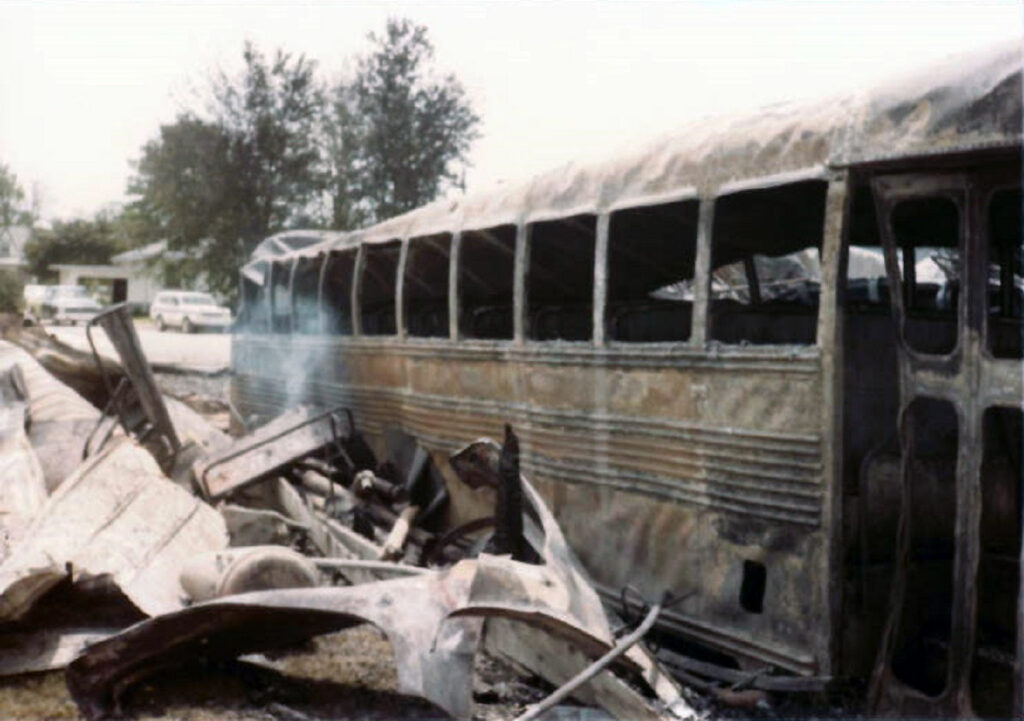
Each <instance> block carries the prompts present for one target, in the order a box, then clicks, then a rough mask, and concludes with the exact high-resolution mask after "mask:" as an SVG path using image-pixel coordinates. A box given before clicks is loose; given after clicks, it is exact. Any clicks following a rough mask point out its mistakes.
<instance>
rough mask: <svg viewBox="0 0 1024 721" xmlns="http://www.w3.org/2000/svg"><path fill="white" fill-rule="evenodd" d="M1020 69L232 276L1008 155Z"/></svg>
mask: <svg viewBox="0 0 1024 721" xmlns="http://www.w3.org/2000/svg"><path fill="white" fill-rule="evenodd" d="M1021 64H1022V52H1021V42H1020V41H1019V40H1017V41H1014V42H1009V43H1005V44H1003V45H999V46H996V47H995V48H991V49H989V50H986V51H984V52H980V53H975V54H972V55H966V56H963V55H960V56H953V57H950V58H947V59H945V60H943V61H941V62H939V63H937V64H934V65H932V66H930V67H928V68H926V69H925V70H923V71H920V72H916V73H913V74H910V75H907V76H903V77H898V78H895V79H893V80H891V81H889V82H886V83H884V84H882V85H879V86H877V87H874V88H871V89H869V90H867V91H866V92H862V93H857V94H853V95H843V96H836V97H831V98H827V99H824V100H817V101H814V102H803V103H784V104H778V105H773V106H769V107H766V108H762V109H760V110H758V111H756V112H753V113H745V114H736V115H732V116H726V117H718V118H707V119H703V120H698V121H694V122H691V123H688V124H686V125H684V126H682V127H681V128H679V129H678V130H676V131H674V132H672V133H670V134H668V135H665V136H663V137H661V138H658V139H656V140H654V141H652V142H648V143H646V144H645V145H644V146H642V147H640V148H639V149H637V150H634V151H632V152H628V153H625V154H622V155H620V156H618V157H615V158H611V159H609V160H606V161H604V162H599V163H597V164H589V165H584V164H576V163H569V164H566V165H563V166H562V167H559V168H555V169H553V170H551V171H548V172H545V173H541V174H539V175H537V176H535V177H533V178H531V179H530V180H528V181H526V182H523V183H519V184H509V185H503V186H499V187H498V188H496V189H491V190H489V191H483V192H479V193H472V194H469V195H467V196H465V197H464V198H460V199H457V200H439V201H436V202H433V203H430V204H428V205H425V206H423V207H421V208H417V209H415V210H412V211H410V212H408V213H405V214H403V215H400V216H397V217H395V218H391V219H389V220H386V221H384V222H382V223H379V224H377V225H374V226H371V227H369V228H366V229H363V230H358V231H352V232H333V231H288V232H285V233H278V234H277V235H274V236H271V237H270V238H267V239H266V240H265V241H263V243H261V244H260V245H259V246H258V247H257V249H256V250H255V252H254V253H253V258H252V261H251V262H250V263H249V265H247V266H246V268H245V269H243V272H245V274H246V276H247V277H249V278H251V279H252V280H254V281H256V282H257V283H261V282H262V280H261V278H262V275H263V269H262V266H263V265H264V262H265V261H266V260H271V259H274V258H277V257H281V256H288V255H303V256H314V255H317V254H319V253H322V252H325V251H327V250H332V249H337V248H344V247H348V246H352V245H356V244H358V243H361V242H371V243H373V242H385V241H388V240H395V239H399V238H406V237H417V236H424V235H431V234H435V233H443V232H454V231H458V230H481V229H485V228H493V227H496V226H499V225H506V224H518V223H520V222H523V221H526V222H530V221H534V220H544V219H551V218H559V217H566V216H569V215H576V214H581V213H600V212H604V211H607V210H609V209H615V208H617V207H623V206H636V205H644V204H652V203H655V202H661V201H664V200H668V199H681V198H684V197H687V196H693V197H696V195H697V194H698V193H700V192H711V191H714V192H717V193H719V194H721V193H722V192H731V191H732V190H736V189H740V188H742V187H744V185H745V183H748V184H749V183H751V182H752V181H757V182H756V183H755V184H771V183H775V182H785V181H787V180H790V179H792V180H796V179H801V178H804V179H811V178H815V177H817V178H825V177H826V173H827V170H828V169H829V168H842V167H848V166H852V165H860V164H865V163H872V162H879V161H885V160H892V159H898V158H911V157H921V156H929V155H941V154H950V153H958V152H966V151H974V150H979V149H984V148H1014V147H1016V148H1019V147H1020V146H1021V141H1022V130H1021V84H1022V78H1021Z"/></svg>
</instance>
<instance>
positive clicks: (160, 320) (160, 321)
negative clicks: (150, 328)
mask: <svg viewBox="0 0 1024 721" xmlns="http://www.w3.org/2000/svg"><path fill="white" fill-rule="evenodd" d="M156 329H157V330H158V331H160V332H163V331H165V330H167V324H166V323H164V317H163V316H162V315H158V316H157V317H156Z"/></svg>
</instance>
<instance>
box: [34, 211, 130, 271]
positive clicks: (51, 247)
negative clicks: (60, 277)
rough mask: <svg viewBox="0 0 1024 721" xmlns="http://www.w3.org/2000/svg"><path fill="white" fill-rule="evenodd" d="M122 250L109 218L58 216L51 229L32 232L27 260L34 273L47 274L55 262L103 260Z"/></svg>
mask: <svg viewBox="0 0 1024 721" xmlns="http://www.w3.org/2000/svg"><path fill="white" fill-rule="evenodd" d="M122 250H124V248H123V247H122V246H121V245H120V244H119V243H118V242H117V239H116V237H115V235H114V232H113V225H112V223H111V222H110V220H109V219H106V218H102V217H101V218H96V219H93V220H70V221H60V220H58V221H56V222H54V224H53V228H52V229H50V230H42V229H40V230H36V231H34V232H33V234H32V238H30V239H29V241H28V242H27V243H26V244H25V260H26V262H27V263H28V268H29V271H30V272H31V273H32V274H33V275H36V276H37V277H46V276H49V275H50V274H51V271H50V266H52V265H53V264H55V263H79V264H93V263H95V264H104V263H109V262H110V257H111V256H112V255H115V254H116V253H119V252H120V251H122Z"/></svg>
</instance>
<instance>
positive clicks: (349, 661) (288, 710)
mask: <svg viewBox="0 0 1024 721" xmlns="http://www.w3.org/2000/svg"><path fill="white" fill-rule="evenodd" d="M477 679H478V683H477V688H476V689H475V690H474V694H475V697H476V699H477V703H476V711H477V714H478V716H477V717H478V718H480V719H482V720H483V721H497V720H498V719H507V718H513V717H515V716H516V715H518V714H519V713H520V712H521V711H522V710H523V709H524V708H525V705H526V703H529V702H532V701H535V700H537V699H539V698H541V697H543V695H544V691H543V690H539V689H537V688H535V687H531V686H528V685H526V684H524V683H523V682H522V681H520V680H518V679H516V678H515V676H514V674H512V673H511V671H509V670H507V669H504V668H503V667H501V666H500V664H498V663H497V662H495V661H494V660H492V659H487V658H485V657H482V656H481V657H480V661H479V663H478V672H477ZM488 679H490V680H488ZM492 681H494V682H493V683H492ZM124 702H125V703H124V709H123V710H124V712H125V714H126V715H127V716H129V717H132V718H135V719H139V720H140V721H178V720H179V719H190V720H193V721H308V720H309V719H344V720H345V721H376V720H377V719H405V720H407V721H426V720H428V719H431V720H432V719H447V718H448V716H447V714H445V712H444V711H441V710H440V709H438V708H436V707H435V706H433V705H432V704H430V703H428V702H426V701H424V700H422V699H419V698H415V697H410V696H405V695H402V694H400V693H398V691H397V676H396V672H395V664H394V656H393V654H392V652H391V645H390V644H389V643H388V642H387V640H386V639H385V638H384V636H383V634H381V633H380V632H379V631H377V630H376V629H374V628H373V627H370V626H359V627H356V628H353V629H349V630H346V631H343V632H341V633H337V634H333V635H330V636H322V637H319V638H316V639H313V640H312V641H311V642H310V643H309V644H308V646H307V647H306V648H304V649H301V650H299V651H297V652H295V653H292V654H289V655H287V656H285V657H281V658H277V659H275V660H261V662H260V663H259V664H258V665H257V664H256V663H242V662H239V663H234V664H230V665H228V666H226V667H219V668H206V669H202V670H191V671H180V672H174V673H167V674H164V675H161V676H159V677H156V678H153V679H150V680H148V681H147V682H145V683H143V684H142V685H140V686H138V687H136V688H134V689H132V690H131V691H130V692H129V693H128V695H127V697H126V698H125V699H124ZM0 718H3V719H5V720H6V719H17V720H19V721H20V720H21V719H25V720H26V721H27V720H29V719H32V720H37V719H47V720H49V719H53V720H54V721H58V720H59V721H64V720H67V721H78V720H79V719H82V718H84V717H82V716H80V715H79V713H78V709H77V707H76V706H75V704H74V702H73V701H72V700H71V697H70V696H69V694H68V691H67V688H66V687H65V685H64V673H63V672H62V671H53V672H50V673H43V674H34V675H31V676H22V677H18V678H13V679H0Z"/></svg>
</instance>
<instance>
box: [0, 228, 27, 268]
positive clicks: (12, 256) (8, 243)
mask: <svg viewBox="0 0 1024 721" xmlns="http://www.w3.org/2000/svg"><path fill="white" fill-rule="evenodd" d="M31 237H32V229H31V228H30V227H28V226H27V225H8V226H4V227H0V270H24V269H25V268H26V265H27V264H26V263H25V244H26V243H27V242H28V239H29V238H31Z"/></svg>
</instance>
